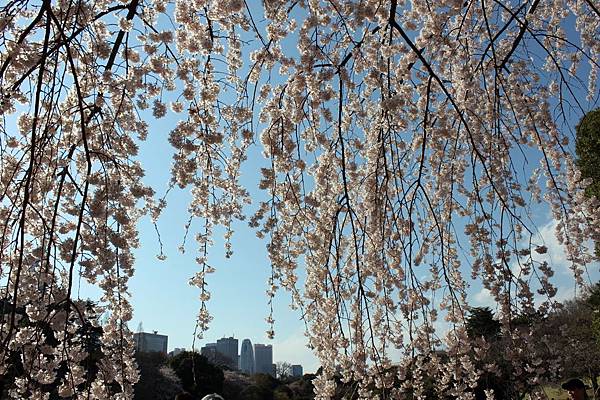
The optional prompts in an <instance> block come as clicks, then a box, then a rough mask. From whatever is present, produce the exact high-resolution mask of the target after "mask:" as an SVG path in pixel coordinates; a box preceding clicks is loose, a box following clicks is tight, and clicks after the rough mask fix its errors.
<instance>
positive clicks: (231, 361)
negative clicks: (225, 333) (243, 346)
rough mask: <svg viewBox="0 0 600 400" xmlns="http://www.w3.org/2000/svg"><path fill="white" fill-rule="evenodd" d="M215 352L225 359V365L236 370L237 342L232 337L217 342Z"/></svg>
mask: <svg viewBox="0 0 600 400" xmlns="http://www.w3.org/2000/svg"><path fill="white" fill-rule="evenodd" d="M217 352H218V353H220V354H221V355H222V356H224V357H225V362H226V364H227V365H228V366H229V367H231V368H233V369H237V368H238V340H237V339H235V338H234V337H228V338H221V339H219V340H217Z"/></svg>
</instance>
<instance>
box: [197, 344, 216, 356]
mask: <svg viewBox="0 0 600 400" xmlns="http://www.w3.org/2000/svg"><path fill="white" fill-rule="evenodd" d="M200 354H202V355H203V356H204V357H206V358H208V359H209V360H215V359H216V358H217V344H216V343H206V345H205V346H203V347H202V348H200Z"/></svg>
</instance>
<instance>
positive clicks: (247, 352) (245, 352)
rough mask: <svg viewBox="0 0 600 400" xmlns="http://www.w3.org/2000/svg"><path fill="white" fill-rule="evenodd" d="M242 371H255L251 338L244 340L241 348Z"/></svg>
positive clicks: (250, 372) (248, 372) (249, 372)
mask: <svg viewBox="0 0 600 400" xmlns="http://www.w3.org/2000/svg"><path fill="white" fill-rule="evenodd" d="M240 371H242V372H245V373H247V374H253V373H254V349H253V348H252V342H251V341H250V339H244V340H243V341H242V349H241V350H240Z"/></svg>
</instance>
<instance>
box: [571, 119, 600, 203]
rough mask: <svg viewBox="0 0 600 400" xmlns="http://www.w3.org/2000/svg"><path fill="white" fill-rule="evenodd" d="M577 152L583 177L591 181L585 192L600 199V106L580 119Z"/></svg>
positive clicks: (576, 143) (578, 163)
mask: <svg viewBox="0 0 600 400" xmlns="http://www.w3.org/2000/svg"><path fill="white" fill-rule="evenodd" d="M575 152H576V153H577V166H578V167H579V170H580V171H581V178H583V179H589V180H590V181H591V184H590V185H589V186H588V187H587V188H586V190H585V194H586V195H587V196H590V197H591V196H596V198H598V199H600V108H598V109H596V110H593V111H590V112H588V113H587V114H585V115H584V116H583V118H581V121H579V124H578V125H577V141H576V142H575Z"/></svg>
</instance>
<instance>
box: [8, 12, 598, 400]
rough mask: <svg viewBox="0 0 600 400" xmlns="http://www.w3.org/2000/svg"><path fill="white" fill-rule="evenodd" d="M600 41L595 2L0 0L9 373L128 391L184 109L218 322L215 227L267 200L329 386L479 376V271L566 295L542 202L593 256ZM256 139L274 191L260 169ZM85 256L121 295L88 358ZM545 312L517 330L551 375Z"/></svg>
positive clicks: (111, 294)
mask: <svg viewBox="0 0 600 400" xmlns="http://www.w3.org/2000/svg"><path fill="white" fill-rule="evenodd" d="M598 60H600V11H599V9H598V7H597V5H596V2H595V1H593V0H554V1H540V0H494V1H492V0H489V1H486V0H466V1H465V0H439V1H425V0H391V1H383V0H364V1H355V0H264V1H262V2H260V3H259V2H246V1H242V0H195V1H184V0H173V1H168V0H130V1H127V0H121V1H110V0H95V1H90V0H63V1H56V2H53V1H50V0H40V1H27V0H18V1H8V2H4V3H3V4H2V5H1V6H0V115H1V116H2V119H1V120H0V298H1V299H3V303H2V304H3V310H2V313H1V314H0V315H2V319H1V320H0V374H2V375H4V374H5V373H6V365H7V362H8V360H9V359H10V358H11V357H13V354H14V353H15V352H16V353H18V354H19V355H20V357H21V361H22V365H23V370H22V371H21V374H20V376H19V377H18V378H17V379H15V380H14V383H13V384H12V386H11V387H10V389H9V395H10V396H11V397H12V398H23V397H31V398H34V397H36V396H37V397H43V396H44V395H45V394H44V392H43V390H42V389H41V388H43V385H44V384H45V382H47V381H48V380H50V379H58V380H59V381H60V382H58V384H59V385H60V386H61V391H62V392H61V393H73V394H76V393H80V392H83V391H85V393H86V396H87V397H88V398H107V397H108V396H112V398H115V399H130V398H131V397H132V396H133V385H134V384H135V382H136V380H137V379H138V371H137V368H136V364H135V362H134V359H133V347H134V346H133V338H132V334H131V332H130V330H129V329H128V326H127V324H128V322H129V321H130V320H131V318H132V307H131V304H130V302H129V294H128V280H129V279H130V278H131V277H132V276H133V274H134V273H135V268H134V256H133V250H134V249H135V248H136V247H137V246H138V245H139V241H138V228H137V223H138V221H139V220H140V218H142V217H149V218H151V219H152V220H153V221H154V222H156V221H157V220H158V218H159V217H160V214H161V211H162V210H163V209H164V208H165V207H166V205H167V203H168V198H167V197H159V196H158V195H157V194H156V193H155V191H154V190H153V188H151V187H149V186H147V185H145V184H144V183H143V176H144V166H143V165H142V164H141V162H140V159H139V157H138V149H139V143H140V142H142V141H144V140H145V139H146V138H147V136H148V135H153V134H156V132H154V131H153V129H152V127H153V121H154V120H155V119H160V118H164V117H165V116H166V115H169V116H174V117H173V118H176V120H177V122H176V123H175V124H174V126H173V127H172V129H171V131H170V132H169V134H168V135H169V143H170V145H171V146H172V148H173V152H174V156H173V164H172V169H171V180H170V187H180V188H182V189H186V190H189V192H190V193H191V202H190V204H189V207H188V211H189V214H190V221H191V222H190V223H189V224H188V225H187V226H186V227H185V228H186V232H187V231H189V230H190V229H192V228H191V225H192V224H193V228H194V229H195V231H197V232H199V233H198V234H197V235H196V241H197V246H198V256H197V263H198V267H197V273H196V274H195V275H194V276H193V277H192V279H191V282H192V283H193V284H194V285H195V286H197V288H198V291H199V312H198V315H197V328H198V329H197V332H198V333H199V335H202V332H204V331H206V330H207V329H208V327H209V324H210V321H211V318H212V317H211V314H210V308H209V299H210V298H211V295H218V293H211V292H210V291H209V289H208V287H209V286H208V282H209V281H210V276H211V273H213V272H214V271H215V268H216V266H215V265H214V264H213V262H212V261H211V258H210V257H209V250H210V246H211V244H212V237H213V234H214V232H221V231H222V232H225V235H224V236H225V248H224V249H223V252H224V253H225V255H227V256H230V255H231V254H232V252H233V251H234V250H235V249H233V247H232V244H231V237H232V235H233V234H234V232H233V231H234V227H235V222H236V221H238V222H239V221H244V220H247V221H248V223H249V225H250V226H251V227H253V228H254V229H255V230H256V234H257V235H258V236H259V237H260V238H263V239H264V240H265V243H266V249H267V252H268V254H269V257H270V261H271V266H270V267H271V269H272V270H271V274H270V276H271V278H270V279H269V281H268V282H267V291H268V295H269V296H270V297H273V296H275V294H276V292H277V290H278V289H279V288H283V289H285V290H288V291H289V292H290V293H291V294H292V298H293V304H292V305H293V307H296V308H299V309H300V310H301V315H302V316H303V318H304V319H305V322H306V326H307V330H308V331H307V337H308V339H307V340H308V344H309V346H310V347H311V348H312V349H313V350H314V352H315V354H316V355H317V356H318V357H319V360H320V362H321V363H322V368H323V369H322V371H323V373H322V374H320V375H319V376H318V377H317V378H316V379H315V380H314V386H315V393H316V396H317V398H319V399H328V398H330V397H331V396H333V395H334V394H335V391H336V381H335V379H334V376H335V375H336V374H337V373H339V374H341V377H342V381H347V382H349V381H352V382H356V383H357V391H356V393H357V396H358V397H360V398H364V399H369V398H373V397H374V396H378V397H381V398H401V397H402V396H403V394H405V393H408V392H410V393H412V394H414V396H415V397H419V396H421V395H422V394H423V393H424V390H425V386H427V390H434V391H436V392H437V393H446V394H447V395H448V396H455V397H460V398H466V397H468V396H469V395H468V393H471V389H472V387H473V386H474V385H476V382H477V377H478V376H479V374H480V373H481V371H480V367H479V364H477V363H474V362H472V360H471V358H470V356H471V354H479V353H480V352H479V353H478V351H475V350H480V348H479V345H480V344H478V342H477V341H476V340H474V339H472V338H470V337H469V335H468V333H467V331H466V328H465V322H466V318H467V317H468V310H469V309H470V308H471V306H472V304H471V303H472V298H471V296H470V294H469V290H468V288H469V287H470V286H476V287H478V288H485V289H487V290H488V291H489V293H490V296H491V298H492V300H493V301H494V302H496V303H497V304H498V313H497V315H498V316H499V322H500V324H501V325H502V326H506V327H509V328H510V327H511V324H510V321H511V319H512V318H513V317H514V316H516V315H523V314H527V315H530V314H533V313H534V312H535V313H539V314H541V315H544V314H547V313H548V312H549V310H551V309H552V307H553V305H554V303H555V300H554V296H555V294H556V290H557V289H556V282H555V278H553V275H554V266H553V265H550V264H548V262H546V260H544V259H542V258H540V257H543V254H545V253H546V252H547V251H548V247H547V246H546V244H545V243H544V241H543V239H542V238H540V234H539V229H538V228H539V227H538V226H536V223H535V222H534V221H535V220H536V219H535V218H534V214H538V213H540V211H541V210H543V211H545V210H550V212H551V214H552V218H553V220H554V221H555V226H556V229H555V234H556V238H557V240H558V241H559V243H560V244H562V246H563V247H564V249H565V252H566V259H567V262H568V263H569V266H570V269H571V271H572V274H573V279H574V281H575V282H576V283H577V284H578V285H580V286H582V285H584V284H585V277H586V272H587V269H588V266H589V265H591V264H590V263H592V262H594V260H596V261H597V257H598V255H594V254H593V251H591V250H590V248H589V247H590V245H589V243H590V240H597V239H598V238H599V237H600V213H598V211H597V210H598V204H599V203H598V199H597V198H593V197H588V196H586V195H585V193H584V190H585V187H588V186H586V185H585V183H587V182H586V180H585V179H582V178H585V177H587V175H586V172H585V170H586V167H585V166H584V165H583V164H585V162H584V161H580V162H579V163H577V162H576V159H575V157H574V155H573V154H572V149H571V147H570V146H569V143H570V141H571V140H572V139H573V136H574V135H573V134H572V132H571V129H572V127H573V126H574V125H575V123H574V121H575V120H573V118H576V119H578V118H581V117H582V116H583V115H584V114H586V112H587V111H589V110H590V109H592V108H593V107H594V105H597V102H598V89H597V83H598V71H599V69H600V64H599V62H598ZM593 115H597V114H593ZM594 118H596V117H594ZM592 120H594V121H595V119H593V118H592V119H590V121H592ZM587 126H588V119H587V118H586V119H585V120H584V121H582V123H581V124H580V128H579V130H580V131H586V132H587ZM580 136H581V138H580V139H579V141H578V143H576V147H579V148H580V149H582V150H581V151H583V152H584V153H585V152H587V150H586V149H587V146H588V145H587V144H585V143H587V142H585V141H586V140H588V139H584V137H583V135H581V134H580ZM590 140H592V139H590ZM596 143H597V142H596ZM255 146H258V147H259V148H260V149H261V150H262V155H263V156H264V167H263V168H262V169H261V171H260V172H261V179H260V182H257V187H258V189H259V190H260V191H261V193H262V194H261V195H260V196H259V195H256V196H251V195H250V191H249V188H248V187H246V186H244V184H242V181H241V179H240V177H241V175H242V172H243V170H244V167H245V165H246V164H245V161H246V160H247V158H248V154H249V149H251V148H254V147H255ZM582 154H583V153H580V155H579V157H580V160H583V159H584V156H583V155H582ZM596 155H597V154H596ZM589 190H593V189H588V191H589ZM217 227H220V229H218V230H217ZM159 251H160V250H159ZM159 257H162V253H161V256H159ZM301 271H302V272H301ZM300 277H305V279H304V278H302V279H301V278H300ZM79 279H81V280H84V281H85V282H87V283H88V284H90V285H95V286H96V287H98V288H100V289H101V291H102V293H103V294H102V296H101V299H100V301H101V306H102V307H103V310H105V312H106V316H107V323H106V324H105V325H104V326H103V330H102V337H101V341H100V342H101V346H102V353H101V359H100V360H99V362H98V366H99V367H98V368H99V369H98V371H97V373H95V374H94V375H93V377H92V379H88V378H89V375H86V373H85V371H84V370H83V369H82V368H80V367H81V365H80V363H79V361H80V360H82V359H84V358H85V357H86V354H87V351H86V350H85V348H84V347H83V346H81V345H78V344H75V343H73V341H72V340H71V338H72V335H71V334H72V333H73V332H72V329H73V328H72V327H71V325H70V324H69V323H67V322H68V321H71V320H73V318H74V317H76V316H77V315H76V314H75V313H76V312H77V310H76V308H75V307H72V305H73V303H74V299H75V298H76V295H75V290H74V287H75V284H76V282H77V281H78V280H79ZM471 281H472V282H471ZM271 310H272V308H271ZM23 313H24V314H23ZM273 320H274V318H273V315H269V316H268V317H267V321H269V322H270V324H271V326H269V327H267V330H268V333H269V335H271V336H272V335H273V334H274V332H273V326H272V324H273ZM23 321H42V322H43V323H35V324H30V323H23ZM445 327H446V328H447V329H445ZM44 329H51V330H52V332H51V333H46V332H44ZM528 335H531V333H530V332H527V331H526V330H514V332H512V334H511V335H504V337H505V339H506V340H507V341H508V342H507V344H506V345H507V348H508V349H509V351H508V354H509V355H510V357H509V361H510V363H511V365H513V366H514V368H515V370H516V369H517V368H519V369H520V370H522V369H523V368H525V366H526V367H527V368H526V369H525V370H526V373H524V374H523V375H522V376H524V377H525V378H523V379H527V380H528V381H531V382H538V381H539V380H540V379H542V378H541V377H543V376H545V373H546V371H544V370H543V368H542V367H540V368H539V369H540V370H539V371H538V368H533V367H531V365H530V364H528V363H529V361H524V358H523V357H521V356H522V355H527V354H530V353H528V352H527V346H529V345H531V344H528V343H530V342H528V341H527V338H528V337H529V336H528ZM48 337H54V338H55V339H56V340H55V341H51V342H48V341H47V338H48ZM440 347H443V348H444V349H445V350H446V355H445V356H444V357H438V356H437V353H436V351H437V349H439V348H440ZM392 365H394V368H392ZM530 370H531V371H533V372H529V371H530ZM40 371H45V372H44V373H41V372H40ZM390 371H394V372H390ZM59 372H60V373H59ZM532 375H534V376H532ZM408 377H410V379H409V378H408ZM182 382H183V381H182ZM395 382H401V384H400V385H396V384H395ZM426 384H427V385H426ZM432 385H433V387H431V386H432ZM465 396H466V397H465Z"/></svg>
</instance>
